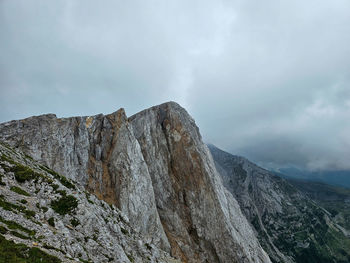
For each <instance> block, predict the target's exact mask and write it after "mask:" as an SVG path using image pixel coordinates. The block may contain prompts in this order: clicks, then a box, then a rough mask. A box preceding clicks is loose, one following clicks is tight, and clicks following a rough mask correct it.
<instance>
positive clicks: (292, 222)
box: [209, 145, 350, 263]
mask: <svg viewBox="0 0 350 263" xmlns="http://www.w3.org/2000/svg"><path fill="white" fill-rule="evenodd" d="M209 149H210V151H211V153H212V156H213V159H214V160H215V165H216V168H217V170H218V172H219V173H220V175H221V177H222V179H223V183H224V186H225V187H226V188H227V189H228V190H229V191H230V192H231V193H232V194H233V195H234V196H235V197H236V199H237V200H238V202H239V204H240V206H241V209H242V212H243V213H244V214H245V216H246V217H247V218H248V220H249V221H250V222H251V224H252V226H253V227H254V229H255V231H256V235H257V236H258V238H259V240H260V244H262V246H263V247H264V249H265V250H266V251H267V252H268V254H269V256H270V258H271V260H272V261H273V262H297V263H304V262H325V263H326V262H350V239H349V238H346V237H345V236H344V235H343V233H342V231H341V229H340V228H339V226H337V225H336V224H335V223H334V222H333V221H332V220H331V219H330V218H329V215H330V214H329V213H328V212H327V211H326V210H325V209H323V208H322V207H320V206H318V205H317V204H316V203H315V202H313V201H312V200H310V199H309V198H307V197H306V196H305V195H304V194H303V193H301V192H300V191H298V190H297V189H296V188H295V187H293V186H292V185H291V184H289V183H288V182H286V181H285V180H284V179H282V178H280V177H278V176H276V175H274V174H273V173H271V172H269V171H267V170H265V169H263V168H260V167H258V166H257V165H255V164H253V163H251V162H249V161H248V160H247V159H245V158H243V157H240V156H234V155H231V154H229V153H227V152H224V151H222V150H220V149H218V148H217V147H215V146H213V145H209Z"/></svg>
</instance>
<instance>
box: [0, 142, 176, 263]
mask: <svg viewBox="0 0 350 263" xmlns="http://www.w3.org/2000/svg"><path fill="white" fill-rule="evenodd" d="M0 193H1V195H0V261H1V262H50V263H59V262H101V263H107V262H115V263H120V262H126V263H129V262H138V263H143V262H153V263H157V262H162V263H163V262H164V263H176V262H178V263H179V261H177V260H175V259H174V258H172V257H170V255H169V254H168V253H166V252H165V251H163V250H161V249H159V248H158V247H157V246H156V245H155V244H153V243H150V242H149V241H147V240H145V239H144V238H143V237H142V236H141V235H140V234H139V233H138V232H136V231H135V230H134V229H133V228H132V227H131V226H130V224H129V219H128V217H127V216H126V215H125V214H124V213H122V212H121V211H120V210H119V209H117V208H116V207H115V206H114V205H108V204H107V203H106V202H105V201H102V200H99V199H98V198H97V197H96V196H94V195H90V194H89V193H88V192H87V191H86V190H85V189H84V187H82V186H80V185H79V184H77V183H76V182H74V181H72V180H69V179H67V178H65V177H64V176H62V175H60V174H58V173H56V172H55V171H53V170H51V169H49V168H48V167H46V166H43V165H41V164H39V163H38V162H37V161H34V160H33V159H32V158H30V157H29V156H27V155H25V154H23V153H22V152H21V151H19V150H18V149H16V150H15V149H12V148H10V147H9V146H7V145H6V144H3V143H1V144H0Z"/></svg>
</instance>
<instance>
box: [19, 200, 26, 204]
mask: <svg viewBox="0 0 350 263" xmlns="http://www.w3.org/2000/svg"><path fill="white" fill-rule="evenodd" d="M20 202H21V203H22V204H26V203H28V201H27V200H25V199H22V200H21V201H20Z"/></svg>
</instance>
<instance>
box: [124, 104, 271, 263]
mask: <svg viewBox="0 0 350 263" xmlns="http://www.w3.org/2000/svg"><path fill="white" fill-rule="evenodd" d="M129 121H130V123H131V124H132V126H133V130H134V134H135V136H136V138H137V139H138V141H139V143H140V145H141V148H142V153H143V156H144V158H145V161H146V163H147V165H148V169H149V172H150V174H151V178H152V182H153V189H154V191H155V197H156V202H157V208H158V212H159V215H160V218H161V221H162V224H163V226H164V229H165V231H166V234H167V236H168V239H169V242H170V243H171V247H172V254H173V255H175V256H177V257H178V258H181V259H182V260H183V261H184V262H242V263H243V262H270V260H269V258H268V257H267V255H266V254H265V252H264V251H263V250H262V249H261V247H260V245H259V243H258V241H257V239H256V237H255V236H254V233H253V231H252V229H251V227H250V226H249V224H248V222H247V221H246V218H245V217H244V216H243V215H242V213H241V211H240V208H239V205H238V204H237V202H236V200H235V199H234V198H233V196H232V195H231V194H230V193H228V191H227V190H226V189H225V188H224V187H223V185H222V182H221V179H220V176H219V175H218V174H217V172H216V170H215V166H214V163H213V160H212V158H211V155H210V153H209V151H208V149H207V147H206V145H205V144H204V143H203V142H202V139H201V135H200V133H199V130H198V127H197V126H196V125H195V122H194V120H193V119H192V118H191V117H190V116H189V114H188V113H187V112H186V111H185V110H184V109H183V108H181V107H180V106H179V105H178V104H176V103H173V102H172V103H165V104H162V105H159V106H156V107H152V108H150V109H147V110H145V111H142V112H140V113H138V114H136V115H134V116H132V117H130V118H129Z"/></svg>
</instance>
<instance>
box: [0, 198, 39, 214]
mask: <svg viewBox="0 0 350 263" xmlns="http://www.w3.org/2000/svg"><path fill="white" fill-rule="evenodd" d="M0 207H2V208H3V209H5V210H7V211H12V212H16V211H19V212H21V213H23V214H25V215H26V217H28V218H29V217H33V216H35V212H34V211H31V210H27V209H26V208H25V207H24V206H22V205H16V204H12V203H10V202H7V201H6V200H5V198H4V196H3V195H0Z"/></svg>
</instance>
